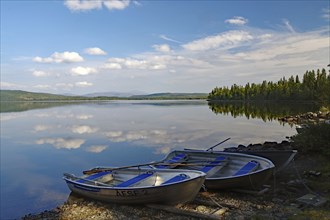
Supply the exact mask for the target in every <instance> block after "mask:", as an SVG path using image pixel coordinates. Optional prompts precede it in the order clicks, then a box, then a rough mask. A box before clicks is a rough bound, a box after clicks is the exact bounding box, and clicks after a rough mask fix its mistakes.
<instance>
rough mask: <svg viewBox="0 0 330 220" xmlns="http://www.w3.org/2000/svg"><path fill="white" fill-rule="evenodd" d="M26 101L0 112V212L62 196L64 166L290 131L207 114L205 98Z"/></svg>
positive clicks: (8, 214)
mask: <svg viewBox="0 0 330 220" xmlns="http://www.w3.org/2000/svg"><path fill="white" fill-rule="evenodd" d="M35 105H37V106H40V103H36V104H35ZM31 106H32V107H31ZM33 106H34V104H33V103H32V104H31V103H29V107H28V108H25V109H22V108H20V109H17V110H15V107H14V108H7V110H6V111H5V112H4V111H2V113H0V116H1V216H0V218H1V219H12V218H19V217H21V216H23V215H25V214H28V213H36V212H40V211H43V210H45V209H50V208H54V207H56V206H57V205H60V204H61V203H63V202H64V201H66V200H67V198H68V196H69V194H70V192H69V189H68V188H67V186H66V184H65V182H64V181H63V180H62V174H63V173H64V172H69V173H74V174H79V173H80V172H81V171H82V170H84V169H89V168H91V167H94V166H124V165H132V164H139V163H146V162H150V161H156V160H160V159H162V158H163V157H165V156H166V154H167V153H169V152H170V151H172V150H174V149H183V148H197V149H207V148H208V147H210V146H213V145H215V144H217V143H219V142H220V141H222V140H224V139H226V138H228V137H231V139H230V140H229V141H227V142H225V143H223V144H222V145H220V146H218V147H217V148H216V149H219V150H221V149H223V148H224V147H231V146H237V145H238V144H243V145H248V144H250V143H260V142H261V143H263V142H265V141H278V142H279V141H282V140H285V137H286V136H291V135H293V134H295V133H296V131H295V128H294V127H290V126H289V125H283V124H280V122H278V121H276V120H272V121H265V120H262V119H260V118H253V119H251V118H250V119H248V118H247V117H245V116H235V117H232V116H231V115H229V114H219V113H217V114H215V113H213V112H212V111H211V110H210V109H209V106H208V105H207V102H205V101H111V102H99V103H90V102H86V103H70V104H65V105H64V104H63V103H62V104H59V105H58V106H57V105H56V104H55V105H54V103H52V104H51V105H49V106H47V105H46V106H43V107H42V108H40V107H35V108H34V107H33ZM6 107H8V106H6ZM8 109H10V110H8Z"/></svg>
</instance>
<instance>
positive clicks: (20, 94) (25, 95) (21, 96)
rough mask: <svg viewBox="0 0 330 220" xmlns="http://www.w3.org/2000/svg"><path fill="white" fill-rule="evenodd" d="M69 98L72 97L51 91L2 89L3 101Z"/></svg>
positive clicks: (0, 97) (1, 97)
mask: <svg viewBox="0 0 330 220" xmlns="http://www.w3.org/2000/svg"><path fill="white" fill-rule="evenodd" d="M69 98H71V97H70V96H64V95H54V94H49V93H35V92H26V91H21V90H0V100H1V101H46V100H47V101H51V100H68V99H69Z"/></svg>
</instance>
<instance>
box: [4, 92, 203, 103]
mask: <svg viewBox="0 0 330 220" xmlns="http://www.w3.org/2000/svg"><path fill="white" fill-rule="evenodd" d="M206 97H207V94H206V93H155V94H150V95H135V96H130V97H114V96H97V97H85V96H66V95H55V94H50V93H36V92H26V91H21V90H0V101H72V100H76V101H79V100H80V101H81V100H91V101H93V100H120V99H122V100H127V99H130V100H134V99H135V100H141V99H143V100H148V99H150V100H166V99H170V100H174V99H206Z"/></svg>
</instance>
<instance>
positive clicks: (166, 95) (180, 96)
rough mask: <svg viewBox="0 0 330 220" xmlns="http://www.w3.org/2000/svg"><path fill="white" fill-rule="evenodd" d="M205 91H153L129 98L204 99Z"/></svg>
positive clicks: (205, 96)
mask: <svg viewBox="0 0 330 220" xmlns="http://www.w3.org/2000/svg"><path fill="white" fill-rule="evenodd" d="M207 95H208V94H207V93H154V94H150V95H135V96H130V97H129V98H130V99H156V100H157V99H159V100H160V99H162V100H165V99H206V98H207Z"/></svg>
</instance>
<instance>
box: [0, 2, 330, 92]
mask: <svg viewBox="0 0 330 220" xmlns="http://www.w3.org/2000/svg"><path fill="white" fill-rule="evenodd" d="M0 3H1V80H0V83H1V84H0V85H1V89H19V90H26V91H32V92H47V93H56V94H76V95H83V94H90V93H97V92H114V91H115V92H123V93H125V92H133V93H158V92H203V93H204V92H205V93H209V92H211V90H212V89H213V88H215V87H221V86H231V85H233V84H237V85H245V84H246V83H248V82H249V83H261V82H262V81H263V80H267V81H274V82H275V81H278V80H279V79H280V78H282V77H289V76H291V75H299V76H302V75H303V74H304V73H305V72H306V71H307V70H313V69H314V70H316V69H322V68H325V69H328V67H327V65H328V64H329V63H330V49H329V48H330V3H329V1H326V0H324V1H323V0H322V1H317V0H313V1H308V0H304V1H298V0H291V1H290V0H288V1H266V0H265V1H260V0H259V1H221V0H219V1H205V0H203V1H198V0H195V1H165V0H164V1H139V0H122V1H119V0H93V1H88V0H69V1H60V0H58V1H28V0H25V1H23V0H22V1H17V0H0Z"/></svg>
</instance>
